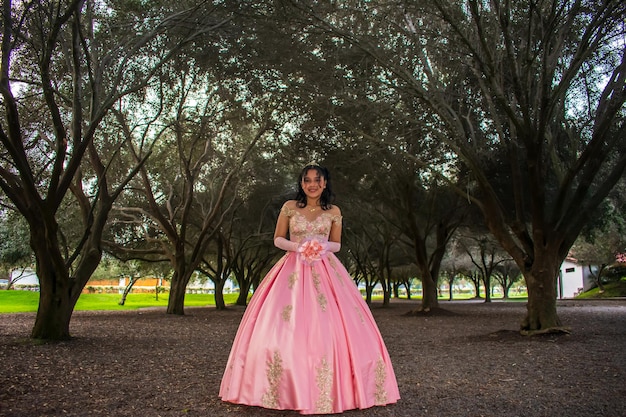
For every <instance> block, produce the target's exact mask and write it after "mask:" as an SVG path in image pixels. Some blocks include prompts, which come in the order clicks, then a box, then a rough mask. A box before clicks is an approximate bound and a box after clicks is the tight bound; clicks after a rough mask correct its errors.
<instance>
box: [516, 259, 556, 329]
mask: <svg viewBox="0 0 626 417" xmlns="http://www.w3.org/2000/svg"><path fill="white" fill-rule="evenodd" d="M546 252H549V251H547V250H546ZM557 258H558V256H556V255H550V254H544V256H541V257H540V258H538V259H535V262H534V263H533V266H532V268H531V269H530V271H528V272H526V273H525V274H524V278H525V279H526V286H527V288H528V304H527V314H526V317H525V318H524V320H523V321H522V324H521V330H522V332H529V333H535V332H540V331H546V330H550V329H557V328H559V327H561V321H560V320H559V317H558V315H557V311H556V284H557V282H556V278H557V274H558V271H559V266H560V261H559V259H557Z"/></svg>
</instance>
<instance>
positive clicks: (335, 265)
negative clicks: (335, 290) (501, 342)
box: [328, 256, 343, 285]
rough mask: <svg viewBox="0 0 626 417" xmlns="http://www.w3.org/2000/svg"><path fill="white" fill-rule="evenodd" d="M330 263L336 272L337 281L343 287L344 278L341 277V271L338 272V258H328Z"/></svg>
mask: <svg viewBox="0 0 626 417" xmlns="http://www.w3.org/2000/svg"><path fill="white" fill-rule="evenodd" d="M328 263H329V264H330V266H331V267H332V268H333V271H335V276H336V277H337V280H338V281H339V282H340V283H341V284H342V285H343V277H342V276H341V274H340V273H339V271H337V261H336V258H334V257H330V256H329V257H328Z"/></svg>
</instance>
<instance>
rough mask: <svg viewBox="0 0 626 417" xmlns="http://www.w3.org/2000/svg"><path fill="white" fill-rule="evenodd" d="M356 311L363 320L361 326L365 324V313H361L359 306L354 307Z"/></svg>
mask: <svg viewBox="0 0 626 417" xmlns="http://www.w3.org/2000/svg"><path fill="white" fill-rule="evenodd" d="M354 310H355V311H356V314H357V315H358V316H359V319H360V320H361V324H363V323H365V319H364V318H363V313H362V312H361V309H360V308H359V306H354Z"/></svg>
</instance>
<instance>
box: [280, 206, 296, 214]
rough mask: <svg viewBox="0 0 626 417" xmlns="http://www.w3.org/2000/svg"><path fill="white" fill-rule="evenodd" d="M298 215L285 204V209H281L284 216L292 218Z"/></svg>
mask: <svg viewBox="0 0 626 417" xmlns="http://www.w3.org/2000/svg"><path fill="white" fill-rule="evenodd" d="M295 213H296V211H295V210H294V209H292V208H289V207H287V203H285V204H283V207H282V208H281V209H280V214H281V215H282V216H287V217H291V216H293V215H294V214H295Z"/></svg>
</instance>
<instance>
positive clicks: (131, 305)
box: [0, 290, 237, 313]
mask: <svg viewBox="0 0 626 417" xmlns="http://www.w3.org/2000/svg"><path fill="white" fill-rule="evenodd" d="M121 298H122V296H121V294H82V295H81V296H80V298H79V299H78V302H77V303H76V308H75V309H74V310H75V311H81V310H136V309H139V308H147V307H166V306H167V294H159V300H158V301H157V300H156V297H155V295H154V294H151V293H141V294H139V293H138V294H132V293H131V294H128V297H126V303H125V304H124V305H123V306H121V305H119V304H118V303H119V301H120V300H121ZM224 301H225V302H226V304H234V303H235V301H237V294H224ZM38 305H39V293H38V292H33V291H14V290H9V291H0V313H27V312H36V311H37V307H38ZM208 305H215V297H214V296H213V295H212V294H187V295H185V307H198V306H208Z"/></svg>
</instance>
